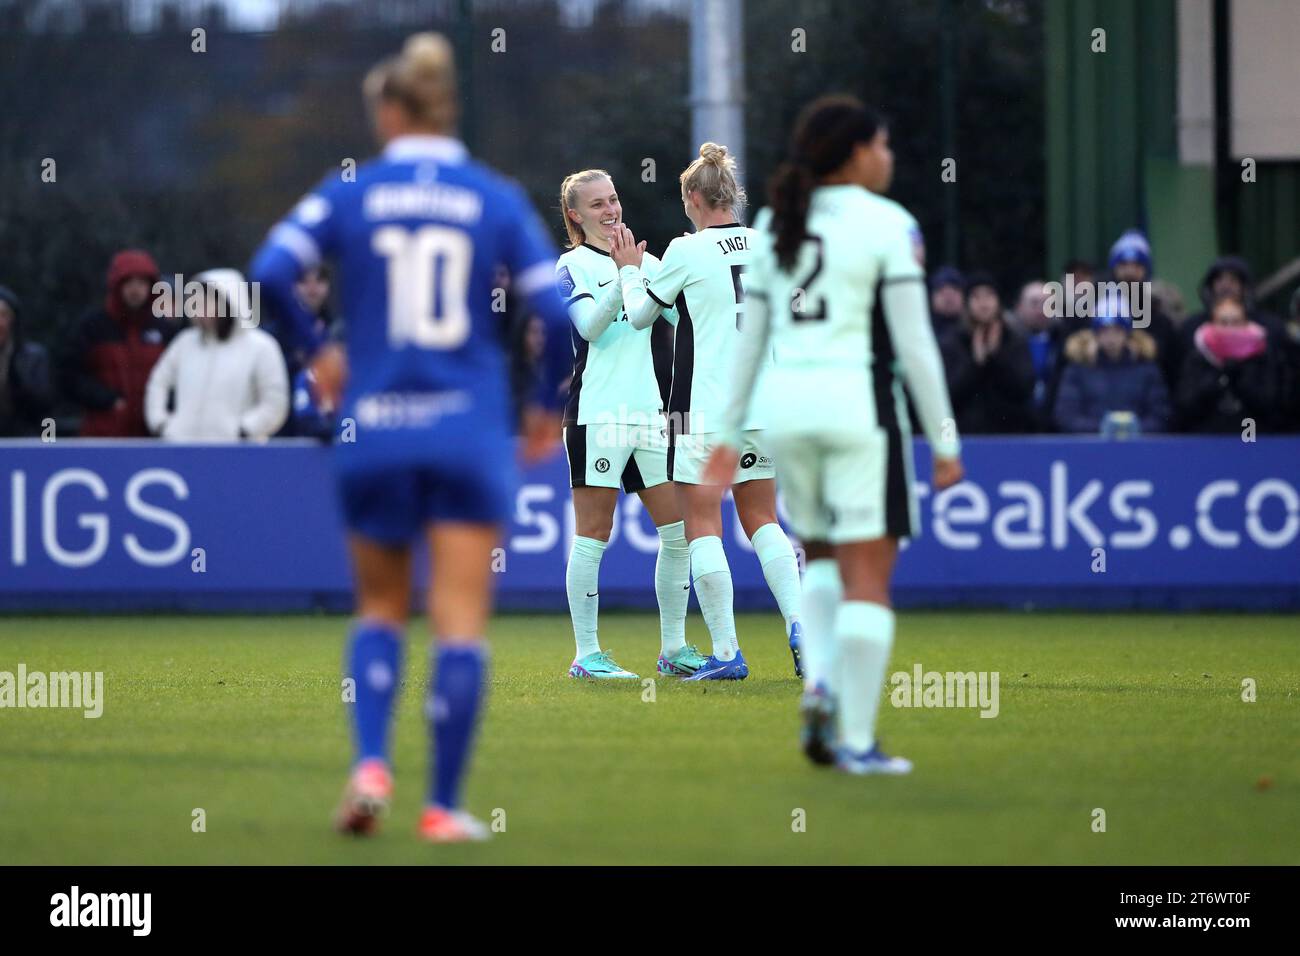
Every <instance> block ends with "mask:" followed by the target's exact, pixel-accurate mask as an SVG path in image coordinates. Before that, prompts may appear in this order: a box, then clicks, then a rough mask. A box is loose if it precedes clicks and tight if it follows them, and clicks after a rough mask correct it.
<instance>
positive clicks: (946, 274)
mask: <svg viewBox="0 0 1300 956" xmlns="http://www.w3.org/2000/svg"><path fill="white" fill-rule="evenodd" d="M946 285H953V286H956V287H957V288H958V289H963V290H964V289H965V288H966V277H965V276H964V275H962V274H961V271H960V270H959V269H955V268H954V267H952V266H940V267H939V268H938V269H935V270H934V272H933V273H931V275H930V291H931V292H933V291H934V290H935V289H941V288H943V287H944V286H946Z"/></svg>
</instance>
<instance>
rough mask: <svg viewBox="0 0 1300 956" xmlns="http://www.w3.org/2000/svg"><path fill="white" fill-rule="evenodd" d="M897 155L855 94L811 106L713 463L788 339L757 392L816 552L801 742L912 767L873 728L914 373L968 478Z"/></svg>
mask: <svg viewBox="0 0 1300 956" xmlns="http://www.w3.org/2000/svg"><path fill="white" fill-rule="evenodd" d="M893 166H894V157H893V153H892V151H891V150H890V148H889V133H888V130H887V129H886V128H885V126H884V124H883V123H882V122H881V120H880V119H879V118H878V117H876V116H875V115H874V114H873V113H871V112H870V111H869V110H867V109H866V108H865V107H864V106H863V105H862V104H861V103H859V102H858V101H857V100H854V99H852V98H849V97H831V98H826V99H822V100H817V101H815V102H813V103H811V104H810V105H809V106H808V107H806V108H805V109H804V111H803V113H802V114H801V115H800V118H799V121H798V124H797V125H796V127H795V131H794V135H793V137H792V138H791V143H790V150H789V155H788V158H787V160H786V162H785V163H784V164H782V166H781V167H780V168H779V169H778V170H777V171H776V173H775V175H774V176H773V178H772V181H771V183H770V185H769V187H768V197H769V203H770V208H769V209H766V210H764V211H763V212H762V213H761V214H760V215H759V217H758V219H757V220H756V221H755V224H754V228H755V231H756V232H757V233H758V234H759V240H758V242H757V243H756V245H757V248H756V249H755V252H754V264H753V265H752V266H751V268H750V273H749V279H750V281H749V285H748V288H747V291H748V297H749V298H748V302H749V311H748V313H747V314H746V324H745V329H744V333H743V334H742V336H741V352H740V356H739V358H738V359H737V363H736V380H735V383H734V386H733V388H732V398H731V403H730V405H729V407H728V409H727V415H726V422H725V424H726V435H725V440H724V441H722V442H721V443H720V446H719V447H718V449H717V450H716V451H715V452H714V453H713V457H712V459H711V460H710V462H709V464H708V468H707V470H706V475H705V476H706V478H709V479H711V480H713V481H725V480H727V479H728V478H729V477H730V476H731V475H732V473H733V471H734V469H735V467H736V463H737V461H738V459H739V451H738V449H739V444H740V441H741V434H742V433H741V432H740V426H741V424H742V422H743V420H744V418H745V416H746V414H747V413H748V409H749V406H750V403H751V396H752V395H753V393H754V381H755V378H756V377H757V374H758V370H759V366H760V364H761V363H762V361H763V357H764V356H765V355H766V354H767V352H768V349H769V348H771V347H772V346H775V348H776V351H777V355H778V358H779V361H777V362H776V363H775V365H773V366H772V368H771V369H770V370H769V371H768V372H767V374H766V377H765V379H764V386H763V389H762V395H763V396H764V397H770V398H771V399H773V400H771V401H764V402H763V403H762V404H763V407H764V408H765V409H766V413H767V416H768V428H769V430H768V432H767V435H768V436H769V440H770V442H771V446H772V448H773V449H774V450H775V453H776V456H777V461H778V462H779V463H780V465H779V470H780V481H781V490H782V493H783V494H784V496H785V503H786V508H787V510H788V512H789V515H790V524H791V526H792V527H793V529H794V531H795V532H796V534H798V535H799V538H800V540H802V541H803V544H804V547H805V548H806V549H807V556H808V564H807V573H806V575H805V577H804V584H803V632H804V658H805V661H804V668H805V672H806V675H805V681H806V683H805V687H806V690H805V694H804V700H803V705H802V708H803V715H804V742H803V743H804V750H805V752H806V753H807V754H808V756H809V757H810V758H811V759H812V760H813V761H814V762H816V763H830V762H832V761H834V762H835V763H836V764H837V765H838V766H839V767H840V768H841V769H842V770H845V771H847V772H849V773H854V774H866V773H889V774H900V773H907V772H908V771H909V770H911V764H910V763H909V762H908V761H906V760H903V759H901V758H898V757H889V756H886V755H885V754H884V753H883V752H882V751H881V749H880V747H879V745H878V743H877V741H876V713H877V710H878V708H879V705H880V697H881V690H882V688H883V685H884V680H885V673H886V669H887V667H888V665H889V654H890V649H891V648H892V646H893V640H894V612H893V610H892V609H891V607H890V601H889V581H890V577H891V576H892V574H893V569H894V561H895V558H896V557H897V554H898V541H899V539H900V538H904V537H908V536H909V535H911V534H912V533H913V530H914V528H915V526H916V521H915V518H914V512H915V508H916V501H915V497H914V494H913V491H912V483H911V476H912V463H911V436H910V433H909V427H908V417H907V405H906V401H905V396H904V394H903V385H904V384H906V386H907V390H908V391H909V392H910V393H911V396H912V399H913V401H914V402H915V404H916V409H917V414H918V417H919V418H920V421H921V424H922V426H923V427H924V429H925V434H926V437H927V438H928V439H929V441H930V445H931V448H932V449H933V452H934V486H935V488H936V490H941V489H943V488H947V487H949V486H950V485H953V484H955V483H956V482H958V481H960V480H961V477H962V466H961V459H960V457H959V450H960V445H959V441H958V437H957V431H956V425H955V424H954V423H953V419H952V409H951V406H950V403H949V400H948V390H947V387H946V386H945V383H944V375H943V365H942V363H941V362H940V359H939V349H938V346H937V345H936V343H935V337H934V331H933V329H932V328H931V326H930V317H929V312H928V308H927V305H926V289H925V266H924V247H923V246H922V244H921V235H920V230H919V229H918V228H917V225H916V221H915V220H914V219H913V218H912V217H911V215H909V214H908V213H907V211H906V210H905V209H903V207H902V206H900V205H898V203H896V202H893V201H891V200H889V199H886V198H884V196H883V195H882V194H883V193H884V192H885V191H886V190H888V188H889V183H890V180H891V178H892V176H893ZM896 369H897V371H901V373H902V374H901V376H898V375H897V374H896ZM837 732H838V740H837V739H836V734H837Z"/></svg>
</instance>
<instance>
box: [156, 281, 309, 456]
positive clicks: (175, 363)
mask: <svg viewBox="0 0 1300 956" xmlns="http://www.w3.org/2000/svg"><path fill="white" fill-rule="evenodd" d="M194 281H196V282H198V283H200V284H202V285H203V286H204V288H205V291H208V293H209V294H207V295H205V297H204V299H205V304H204V308H202V309H201V310H199V312H200V314H198V315H196V316H194V319H193V323H194V324H193V325H192V326H190V327H189V328H187V329H186V330H185V331H183V332H181V333H180V334H179V335H177V336H176V338H175V340H174V341H173V342H172V344H171V345H169V346H168V347H167V351H166V352H164V353H163V355H162V358H160V359H159V360H158V364H157V365H156V366H154V370H153V374H152V375H151V376H150V377H149V387H148V389H147V390H146V392H145V417H146V419H147V420H148V422H149V428H150V430H151V431H153V432H154V434H156V435H159V436H161V437H162V438H165V439H167V440H169V441H235V440H237V439H241V438H249V439H254V440H259V441H264V440H265V439H267V438H268V437H270V436H271V435H273V434H274V433H275V432H276V431H277V430H278V429H279V428H280V426H281V425H283V424H284V420H285V418H286V417H288V414H289V376H288V372H287V371H286V369H285V364H284V356H283V355H282V354H281V352H280V346H279V345H278V344H277V343H276V341H275V339H274V337H272V336H271V335H270V334H269V333H267V332H264V331H262V330H261V329H259V328H252V327H251V325H252V316H253V309H252V307H251V303H252V296H251V295H250V294H249V292H248V284H247V283H246V282H245V281H244V277H243V276H242V275H241V274H240V273H239V272H237V271H235V270H234V269H212V270H209V271H207V272H203V273H200V274H199V275H197V276H195V278H194ZM187 300H188V296H187ZM173 392H174V393H175V401H174V404H173V407H172V410H171V411H168V396H169V395H170V394H172V393H173Z"/></svg>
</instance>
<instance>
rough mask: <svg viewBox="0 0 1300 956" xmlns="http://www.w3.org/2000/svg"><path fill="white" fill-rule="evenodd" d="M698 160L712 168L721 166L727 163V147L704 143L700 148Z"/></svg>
mask: <svg viewBox="0 0 1300 956" xmlns="http://www.w3.org/2000/svg"><path fill="white" fill-rule="evenodd" d="M700 159H702V160H704V161H705V162H706V163H712V164H713V165H714V166H721V165H722V164H723V163H725V162H726V161H727V147H725V146H719V145H718V144H717V143H705V144H704V145H703V146H701V147H700Z"/></svg>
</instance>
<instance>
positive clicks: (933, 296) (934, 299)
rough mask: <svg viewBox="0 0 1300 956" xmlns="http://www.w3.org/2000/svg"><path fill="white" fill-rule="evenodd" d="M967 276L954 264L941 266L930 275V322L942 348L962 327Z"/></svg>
mask: <svg viewBox="0 0 1300 956" xmlns="http://www.w3.org/2000/svg"><path fill="white" fill-rule="evenodd" d="M965 292H966V277H965V276H963V275H962V274H961V272H960V271H959V270H957V269H955V268H953V267H952V266H940V267H939V268H938V269H936V270H934V273H933V274H932V275H931V276H930V324H931V325H932V326H933V327H934V335H935V338H936V339H937V340H938V342H939V345H940V348H942V347H943V343H944V341H945V340H946V339H947V338H948V337H950V336H953V335H956V334H957V332H958V331H960V329H961V319H962V314H963V312H964V310H965V304H966V303H965Z"/></svg>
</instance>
